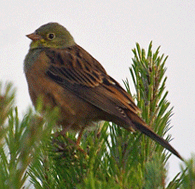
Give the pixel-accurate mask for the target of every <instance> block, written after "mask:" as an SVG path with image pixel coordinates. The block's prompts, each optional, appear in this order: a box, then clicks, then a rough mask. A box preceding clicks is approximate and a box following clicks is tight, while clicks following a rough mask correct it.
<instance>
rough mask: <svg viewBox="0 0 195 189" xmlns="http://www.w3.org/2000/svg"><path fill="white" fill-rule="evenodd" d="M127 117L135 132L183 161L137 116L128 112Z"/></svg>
mask: <svg viewBox="0 0 195 189" xmlns="http://www.w3.org/2000/svg"><path fill="white" fill-rule="evenodd" d="M128 117H129V118H130V120H131V123H133V125H134V127H135V128H136V129H137V130H139V131H141V132H142V133H144V134H145V135H147V136H149V137H150V138H151V139H153V140H154V141H156V142H158V143H159V144H160V145H161V146H163V147H164V148H166V149H167V150H169V151H170V152H172V153H173V154H174V155H176V156H177V157H178V158H180V159H181V160H182V161H183V158H182V157H181V155H180V154H179V153H178V152H177V151H176V150H175V149H174V148H173V147H172V146H171V145H170V144H169V143H168V142H167V141H166V140H164V139H163V138H162V137H160V136H159V135H157V134H156V133H155V132H154V131H152V130H151V128H150V127H149V126H148V125H147V124H146V123H145V122H144V121H143V120H142V119H141V118H140V117H139V116H138V115H136V114H132V113H131V112H129V113H128Z"/></svg>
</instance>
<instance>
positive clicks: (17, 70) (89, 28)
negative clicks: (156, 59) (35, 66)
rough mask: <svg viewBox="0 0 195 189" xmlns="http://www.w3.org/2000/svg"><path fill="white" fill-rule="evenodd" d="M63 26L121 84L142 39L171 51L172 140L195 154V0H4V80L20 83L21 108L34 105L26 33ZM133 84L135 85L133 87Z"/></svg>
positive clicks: (0, 29) (0, 28) (174, 162)
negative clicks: (44, 26) (47, 26)
mask: <svg viewBox="0 0 195 189" xmlns="http://www.w3.org/2000/svg"><path fill="white" fill-rule="evenodd" d="M51 21H55V22H59V23H60V24H62V25H64V26H65V27H66V28H67V29H68V30H69V31H70V32H71V34H72V35H73V36H74V39H75V41H76V42H77V43H78V44H79V45H81V46H82V47H83V48H84V49H86V50H87V51H88V52H89V53H90V54H92V55H93V56H94V57H95V58H96V59H97V60H98V61H100V62H101V64H102V65H103V66H104V67H105V68H106V70H107V72H108V73H109V74H110V75H111V76H112V77H114V78H115V79H116V80H117V81H119V83H121V84H122V79H125V78H126V77H128V78H129V79H130V73H129V69H128V68H129V67H130V66H131V64H132V61H131V58H132V57H133V54H132V52H131V50H132V49H133V48H134V47H135V43H136V42H138V43H139V44H140V45H141V46H142V47H143V48H145V49H146V48H147V47H148V45H149V42H150V41H151V40H152V41H153V50H155V49H156V48H157V47H158V46H159V45H160V46H161V49H160V53H161V54H162V53H164V54H165V55H168V56H169V58H168V60H167V63H166V67H167V72H166V75H167V76H168V80H167V83H166V87H167V88H166V89H167V90H168V91H169V95H168V97H167V99H168V100H169V101H170V102H171V105H172V106H174V110H173V111H174V115H173V117H172V119H171V125H173V128H172V129H171V130H170V133H171V134H172V137H173V138H174V140H173V141H172V142H171V144H172V145H173V146H174V147H175V148H176V149H177V150H178V151H179V152H180V154H181V155H182V156H183V157H184V158H190V157H191V153H194V152H195V102H194V98H195V86H194V85H195V81H194V78H195V52H194V51H195V1H194V0H190V1H189V0H188V1H183V0H172V1H170V0H160V1H152V0H151V1H149V0H145V1H142V2H141V1H133V0H121V1H117V0H112V1H111V0H107V1H106V0H102V1H101V0H83V1H81V0H64V1H60V0H55V1H54V0H53V1H50V0H48V1H40V0H34V1H30V0H15V1H13V0H12V1H11V0H6V1H4V0H1V6H0V47H1V50H0V52H1V53H0V79H1V81H4V82H5V81H12V82H13V83H14V85H15V86H16V87H17V106H18V109H19V112H21V114H22V112H25V110H26V108H27V106H29V105H31V102H30V98H29V94H28V90H27V84H26V80H25V76H24V73H23V60H24V57H25V55H26V54H27V52H28V49H29V44H30V40H29V39H28V38H26V37H25V35H26V34H29V33H32V32H34V30H35V29H37V28H38V27H39V26H41V25H42V24H45V23H48V22H51ZM131 88H133V85H132V86H131ZM180 163H181V161H180V160H178V158H176V157H175V156H172V157H171V158H170V161H169V178H173V177H174V176H175V174H177V173H178V172H179V170H180V169H179V167H180V166H179V165H180Z"/></svg>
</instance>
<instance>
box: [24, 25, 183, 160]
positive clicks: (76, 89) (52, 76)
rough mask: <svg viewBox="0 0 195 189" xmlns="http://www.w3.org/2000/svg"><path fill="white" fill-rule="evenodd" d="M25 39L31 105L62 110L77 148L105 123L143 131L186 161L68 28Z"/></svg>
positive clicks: (49, 27)
mask: <svg viewBox="0 0 195 189" xmlns="http://www.w3.org/2000/svg"><path fill="white" fill-rule="evenodd" d="M26 36H27V37H28V38H29V39H31V40H32V41H31V44H30V49H29V52H28V53H27V55H26V57H25V59H24V73H25V76H26V80H27V83H28V90H29V94H30V98H31V100H32V103H33V105H34V106H35V105H36V102H37V99H38V98H39V97H40V96H41V97H42V99H43V103H44V105H50V106H51V107H58V108H59V111H60V117H59V119H58V124H60V125H61V126H62V128H63V130H64V131H65V132H66V131H69V130H74V131H77V132H79V137H78V141H77V144H79V143H80V139H81V137H82V132H83V130H85V129H86V128H87V127H91V126H92V125H94V123H96V122H98V121H101V120H104V121H110V122H113V123H115V124H117V125H119V126H121V127H123V128H124V129H126V130H128V131H130V132H131V131H134V130H138V131H140V132H142V133H143V134H145V135H147V136H148V137H150V138H151V139H153V140H154V141H156V142H158V143H159V144H160V145H162V146H163V147H164V148H166V149H167V150H169V151H170V152H172V153H173V154H174V155H176V156H177V157H178V158H180V159H181V160H183V158H182V157H181V155H180V154H179V153H178V152H177V151H176V150H175V149H174V148H173V147H172V146H171V145H170V144H169V143H168V142H167V141H166V140H164V139H163V138H162V137H160V136H159V135H157V134H156V133H155V132H154V131H153V130H152V129H151V128H150V126H149V125H147V124H146V123H145V121H144V120H143V119H142V118H141V117H140V116H139V113H140V110H139V108H138V107H137V106H136V104H135V103H134V100H133V98H132V96H131V95H130V94H129V93H127V92H126V91H125V90H124V89H123V88H122V87H121V86H120V84H119V83H118V82H117V81H116V80H115V79H113V78H112V77H111V76H109V75H108V74H107V72H106V70H105V69H104V67H103V66H102V65H101V64H100V63H99V62H98V61H97V60H96V59H95V58H94V57H93V56H92V55H90V54H89V53H88V52H87V51H86V50H84V49H83V48H82V47H81V46H79V45H78V44H77V43H76V42H75V40H74V38H73V37H72V35H71V34H70V32H69V31H68V30H67V29H66V28H65V27H64V26H62V25H60V24H58V23H57V22H49V23H47V24H44V25H42V26H40V27H39V28H38V29H37V30H35V32H33V33H31V34H28V35H26Z"/></svg>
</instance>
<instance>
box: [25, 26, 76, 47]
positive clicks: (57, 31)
mask: <svg viewBox="0 0 195 189" xmlns="http://www.w3.org/2000/svg"><path fill="white" fill-rule="evenodd" d="M26 36H27V37H28V38H30V39H31V40H32V42H31V44H30V48H31V49H36V48H65V47H69V46H72V45H74V44H75V42H74V39H73V37H72V35H71V34H70V33H69V31H68V30H67V29H66V28H64V27H63V26H62V25H60V24H58V23H54V22H51V23H48V24H45V25H42V26H41V27H40V28H38V29H37V30H35V32H34V33H31V34H29V35H26Z"/></svg>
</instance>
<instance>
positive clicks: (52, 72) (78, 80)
mask: <svg viewBox="0 0 195 189" xmlns="http://www.w3.org/2000/svg"><path fill="white" fill-rule="evenodd" d="M46 55H47V57H48V58H49V60H50V67H49V69H48V70H47V74H48V76H49V77H50V78H51V79H52V80H54V81H55V82H56V83H58V84H59V85H61V86H62V87H64V88H66V89H68V90H70V91H72V92H73V93H74V94H75V95H77V96H79V97H80V98H83V99H84V100H86V101H88V102H89V103H91V104H93V105H94V106H96V107H98V108H100V109H102V110H103V111H105V112H107V113H109V114H112V115H115V116H118V117H120V118H122V119H125V118H124V117H126V116H125V115H124V114H125V110H126V109H128V110H130V111H132V112H134V113H137V112H139V109H138V108H137V106H136V105H135V104H134V102H133V99H132V97H131V96H130V95H129V94H128V93H126V92H125V91H124V89H123V88H122V87H121V86H120V85H119V84H118V83H117V82H116V81H115V80H114V79H113V78H111V77H110V76H109V75H107V73H106V71H105V70H104V68H103V67H102V66H101V64H100V63H99V62H98V61H97V60H96V59H94V58H93V57H92V56H91V55H90V54H89V53H87V52H86V51H85V50H84V49H83V48H81V47H80V46H78V45H75V46H73V47H69V48H65V49H53V50H52V49H47V50H46Z"/></svg>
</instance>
